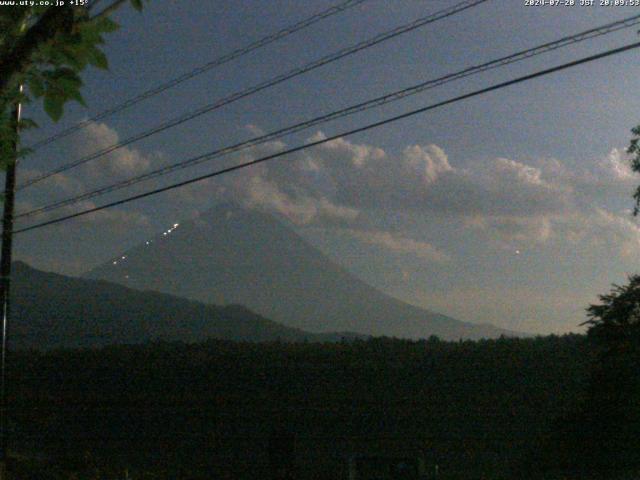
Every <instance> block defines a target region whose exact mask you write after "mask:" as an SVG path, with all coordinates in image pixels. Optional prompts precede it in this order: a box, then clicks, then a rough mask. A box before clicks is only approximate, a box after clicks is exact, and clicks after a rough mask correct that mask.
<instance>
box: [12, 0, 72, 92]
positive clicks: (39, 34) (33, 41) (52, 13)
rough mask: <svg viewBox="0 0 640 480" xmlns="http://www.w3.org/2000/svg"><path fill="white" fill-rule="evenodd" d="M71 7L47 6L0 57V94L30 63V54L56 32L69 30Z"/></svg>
mask: <svg viewBox="0 0 640 480" xmlns="http://www.w3.org/2000/svg"><path fill="white" fill-rule="evenodd" d="M72 27H73V9H72V7H70V6H60V7H51V8H49V9H48V10H47V11H46V12H45V13H44V14H43V15H42V16H41V17H40V19H39V20H38V21H37V22H36V23H35V24H34V25H33V26H32V27H31V28H29V30H28V31H27V32H25V34H24V35H23V36H22V37H21V38H20V39H19V40H18V41H17V42H16V44H15V46H14V47H13V49H11V51H9V52H8V53H7V54H6V55H5V56H4V58H0V95H3V94H5V93H6V92H7V88H9V87H10V86H11V83H12V81H13V79H14V78H15V77H16V76H17V75H19V74H21V73H23V72H24V71H25V70H26V68H27V67H28V66H29V64H30V63H31V58H32V55H33V54H34V53H35V52H36V50H37V49H38V48H39V47H40V46H41V45H43V44H45V43H47V42H49V41H50V40H52V39H53V38H54V37H55V36H56V35H57V34H58V33H63V32H70V31H71V28H72Z"/></svg>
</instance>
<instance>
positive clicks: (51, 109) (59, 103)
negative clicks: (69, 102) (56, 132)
mask: <svg viewBox="0 0 640 480" xmlns="http://www.w3.org/2000/svg"><path fill="white" fill-rule="evenodd" d="M43 104H44V111H45V112H47V115H49V116H50V117H51V119H52V120H53V121H55V122H57V121H58V120H60V117H62V113H63V106H64V99H63V98H62V97H60V96H57V95H56V96H51V95H47V96H45V97H44V102H43Z"/></svg>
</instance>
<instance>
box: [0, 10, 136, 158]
mask: <svg viewBox="0 0 640 480" xmlns="http://www.w3.org/2000/svg"><path fill="white" fill-rule="evenodd" d="M34 3H37V2H34ZM74 3H82V4H83V5H74ZM122 3H123V1H122V0H113V3H111V4H110V5H109V6H107V7H106V8H105V9H103V10H102V11H101V12H99V13H97V14H93V15H92V12H91V6H90V4H89V3H88V2H84V1H83V2H66V3H65V4H64V5H61V6H14V7H3V8H0V66H1V67H0V167H5V166H6V164H7V162H8V161H10V159H12V158H13V149H14V144H15V142H16V135H17V133H16V130H17V129H16V125H15V121H14V115H13V108H14V106H15V104H16V103H18V102H21V103H23V104H24V103H28V102H30V101H32V100H33V99H42V104H43V107H44V110H45V111H46V113H47V114H48V115H49V117H51V118H52V119H53V120H55V121H57V120H59V119H60V118H61V117H62V114H63V111H64V105H65V103H67V102H68V101H70V100H75V101H77V102H79V103H81V104H82V105H85V101H84V99H83V97H82V94H81V93H80V90H81V87H82V79H81V78H80V74H81V72H82V71H83V70H84V69H85V68H86V67H87V66H88V65H92V66H94V67H96V68H101V69H107V68H108V61H107V57H106V55H105V53H104V51H103V49H102V48H103V47H102V45H103V44H104V35H105V34H107V33H111V32H113V31H115V30H117V28H118V25H117V24H116V23H115V22H114V21H113V20H111V19H110V18H109V15H110V14H111V13H112V12H113V11H114V10H115V9H116V8H117V7H119V6H120V5H121V4H122ZM131 3H132V5H133V6H134V7H135V8H136V9H138V10H139V9H140V8H141V7H142V2H141V0H131ZM20 85H23V86H25V87H26V88H25V89H24V91H23V92H21V91H20V88H19V86H20ZM34 126H35V124H34V123H33V122H30V121H28V120H26V121H23V122H22V123H21V124H20V125H18V126H17V127H18V129H24V128H31V127H34ZM25 153H26V152H25V151H22V152H20V154H22V155H24V154H25Z"/></svg>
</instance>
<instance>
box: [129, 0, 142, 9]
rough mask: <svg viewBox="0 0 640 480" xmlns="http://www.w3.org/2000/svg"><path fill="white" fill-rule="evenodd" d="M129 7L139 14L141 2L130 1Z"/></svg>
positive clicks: (136, 0) (137, 0)
mask: <svg viewBox="0 0 640 480" xmlns="http://www.w3.org/2000/svg"><path fill="white" fill-rule="evenodd" d="M131 5H132V6H133V8H135V9H136V10H137V11H139V12H141V11H142V0H131Z"/></svg>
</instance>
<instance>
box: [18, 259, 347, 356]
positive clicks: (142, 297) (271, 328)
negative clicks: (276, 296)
mask: <svg viewBox="0 0 640 480" xmlns="http://www.w3.org/2000/svg"><path fill="white" fill-rule="evenodd" d="M13 268H14V274H13V277H14V280H13V290H12V308H13V313H14V317H13V319H12V323H11V326H10V328H11V331H10V338H11V345H12V347H15V348H37V349H50V348H62V347H64V348H66V347H98V346H103V345H108V344H125V343H126V344H131V343H144V342H148V341H152V340H166V341H185V342H197V341H202V340H205V339H207V338H212V337H213V338H219V339H226V340H239V341H273V340H276V339H280V340H283V341H302V340H309V341H338V340H340V339H341V338H343V337H353V335H350V334H338V333H335V334H321V335H318V334H311V333H308V332H303V331H302V330H299V329H295V328H289V327H285V326H283V325H280V324H278V323H276V322H273V321H271V320H267V319H265V318H263V317H261V316H259V315H256V314H255V313H253V312H251V311H250V310H248V309H247V308H245V307H241V306H238V305H231V306H226V307H218V306H214V305H205V304H203V303H200V302H195V301H192V300H185V299H182V298H177V297H174V296H171V295H167V294H162V293H157V292H139V291H136V290H133V289H130V288H127V287H123V286H121V285H116V284H113V283H109V282H105V281H102V280H88V279H81V278H74V277H67V276H64V275H58V274H54V273H47V272H42V271H40V270H36V269H34V268H31V267H30V266H28V265H27V264H25V263H22V262H16V263H14V266H13Z"/></svg>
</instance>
